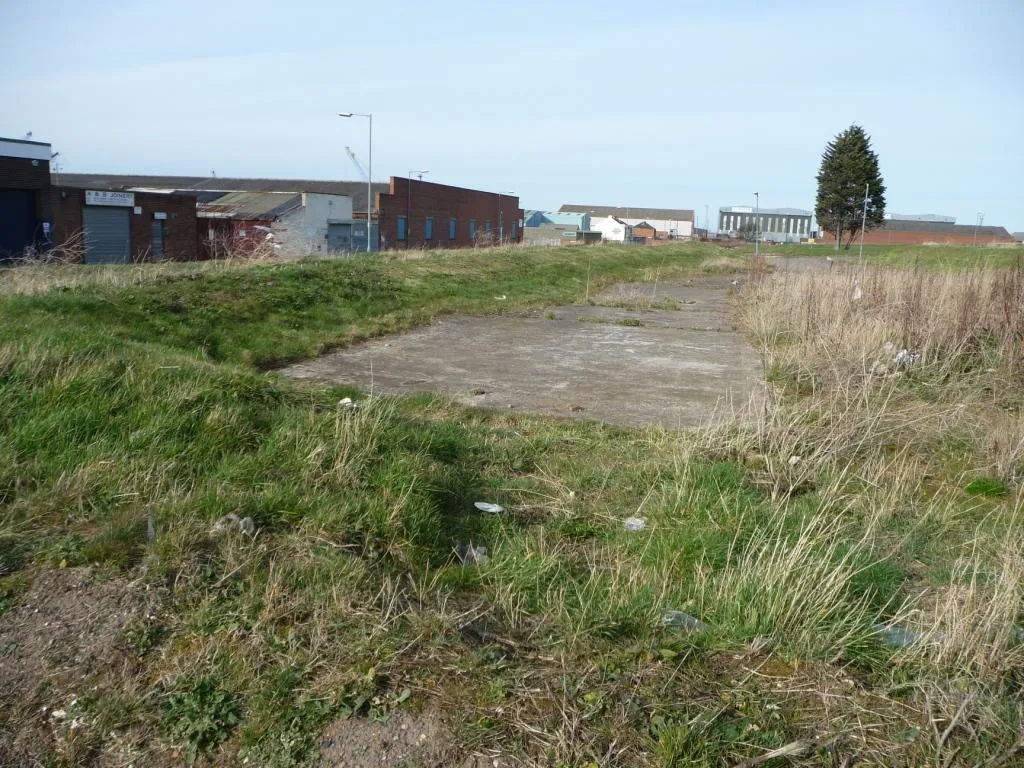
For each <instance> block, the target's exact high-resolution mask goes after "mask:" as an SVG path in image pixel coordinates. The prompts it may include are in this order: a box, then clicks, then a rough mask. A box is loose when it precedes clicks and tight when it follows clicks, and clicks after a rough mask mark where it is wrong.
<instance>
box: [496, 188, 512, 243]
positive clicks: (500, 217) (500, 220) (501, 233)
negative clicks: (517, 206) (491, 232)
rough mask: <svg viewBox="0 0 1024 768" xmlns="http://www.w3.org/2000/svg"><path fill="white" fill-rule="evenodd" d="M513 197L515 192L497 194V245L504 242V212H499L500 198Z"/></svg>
mask: <svg viewBox="0 0 1024 768" xmlns="http://www.w3.org/2000/svg"><path fill="white" fill-rule="evenodd" d="M502 195H505V197H515V196H516V193H515V192H498V245H501V244H502V243H503V242H505V212H504V211H502V210H501V196H502Z"/></svg>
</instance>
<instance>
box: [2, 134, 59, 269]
mask: <svg viewBox="0 0 1024 768" xmlns="http://www.w3.org/2000/svg"><path fill="white" fill-rule="evenodd" d="M51 154H52V153H51V147H50V145H49V144H46V143H44V142H41V141H23V140H20V139H4V138H0V263H2V262H10V261H11V260H13V259H17V258H20V257H21V256H22V255H23V254H24V253H25V250H26V249H31V248H35V247H37V245H38V244H39V243H41V242H42V241H43V240H44V232H43V224H44V222H43V221H42V219H41V217H40V211H39V199H38V198H39V193H41V192H43V191H44V190H46V189H47V188H48V187H49V186H50V157H51Z"/></svg>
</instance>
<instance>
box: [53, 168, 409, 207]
mask: <svg viewBox="0 0 1024 768" xmlns="http://www.w3.org/2000/svg"><path fill="white" fill-rule="evenodd" d="M59 181H60V186H63V187H87V188H89V189H114V190H121V189H125V188H128V187H152V188H156V189H174V190H177V191H179V192H185V191H196V190H202V191H210V190H213V191H221V192H312V193H315V194H321V195H348V196H349V197H351V198H352V209H353V210H355V211H363V212H365V211H366V182H365V181H331V180H327V179H239V178H229V177H223V178H222V177H214V176H140V175H134V174H103V173H61V174H60V180H59ZM57 182H58V180H57V179H56V177H54V182H53V183H54V184H57ZM390 188H391V187H390V185H389V184H382V183H380V182H374V184H373V193H374V195H377V194H380V193H382V192H385V193H386V192H388V191H390Z"/></svg>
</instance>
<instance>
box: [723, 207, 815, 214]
mask: <svg viewBox="0 0 1024 768" xmlns="http://www.w3.org/2000/svg"><path fill="white" fill-rule="evenodd" d="M718 212H719V213H753V212H754V206H752V205H727V206H723V207H722V208H719V209H718ZM758 213H763V214H767V215H769V216H810V215H811V212H810V211H805V210H804V209H803V208H759V209H758Z"/></svg>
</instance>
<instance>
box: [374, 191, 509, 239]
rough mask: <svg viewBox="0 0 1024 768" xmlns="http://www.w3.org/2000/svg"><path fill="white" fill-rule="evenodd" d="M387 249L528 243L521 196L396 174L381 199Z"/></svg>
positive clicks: (381, 227)
mask: <svg viewBox="0 0 1024 768" xmlns="http://www.w3.org/2000/svg"><path fill="white" fill-rule="evenodd" d="M377 210H378V212H379V221H380V233H381V243H380V246H381V248H382V249H386V248H462V247H467V246H473V245H489V244H496V243H498V242H514V243H518V242H520V241H521V240H522V237H523V233H522V226H521V222H522V218H523V211H522V209H521V208H520V207H519V198H518V197H517V196H515V195H505V194H501V193H499V192H482V191H480V190H476V189H466V188H464V187H452V186H448V185H447V184H435V183H433V182H429V181H422V180H419V179H412V180H410V179H408V178H406V177H396V176H392V177H391V181H390V183H389V185H388V192H386V193H383V194H378V195H377Z"/></svg>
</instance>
